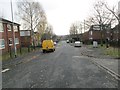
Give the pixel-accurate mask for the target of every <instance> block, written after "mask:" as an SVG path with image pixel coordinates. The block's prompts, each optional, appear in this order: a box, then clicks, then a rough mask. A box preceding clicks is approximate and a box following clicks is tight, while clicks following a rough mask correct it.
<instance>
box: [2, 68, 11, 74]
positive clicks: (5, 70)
mask: <svg viewBox="0 0 120 90" xmlns="http://www.w3.org/2000/svg"><path fill="white" fill-rule="evenodd" d="M9 70H10V69H9V68H7V69H4V70H2V73H4V72H7V71H9Z"/></svg>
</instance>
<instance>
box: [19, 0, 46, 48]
mask: <svg viewBox="0 0 120 90" xmlns="http://www.w3.org/2000/svg"><path fill="white" fill-rule="evenodd" d="M17 7H18V12H17V15H18V16H19V17H20V19H22V25H23V29H28V30H31V36H32V44H33V46H34V49H35V40H34V31H35V30H36V29H37V26H38V25H39V23H40V21H41V19H42V18H43V17H45V13H44V10H43V8H42V6H41V5H40V3H39V2H34V1H33V0H19V1H18V2H17Z"/></svg>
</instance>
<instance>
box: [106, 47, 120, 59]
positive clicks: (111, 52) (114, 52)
mask: <svg viewBox="0 0 120 90" xmlns="http://www.w3.org/2000/svg"><path fill="white" fill-rule="evenodd" d="M119 53H120V52H119V50H118V48H114V47H109V48H106V50H105V55H110V56H113V57H115V58H118V57H119V55H120V54H119Z"/></svg>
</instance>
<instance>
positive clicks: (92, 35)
mask: <svg viewBox="0 0 120 90" xmlns="http://www.w3.org/2000/svg"><path fill="white" fill-rule="evenodd" d="M110 38H111V26H110V25H103V29H102V31H101V30H100V25H92V26H91V27H90V29H89V31H87V32H85V33H83V42H85V43H86V44H90V43H92V42H93V41H97V42H98V43H100V42H101V39H102V41H103V43H105V42H106V39H108V40H110Z"/></svg>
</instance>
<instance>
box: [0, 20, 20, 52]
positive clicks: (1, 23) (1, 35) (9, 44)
mask: <svg viewBox="0 0 120 90" xmlns="http://www.w3.org/2000/svg"><path fill="white" fill-rule="evenodd" d="M13 25H14V26H13ZM19 26H20V24H18V23H14V22H11V21H9V20H6V19H3V18H0V51H2V53H6V52H10V50H12V51H13V50H14V48H15V46H14V43H15V45H16V49H19V48H20V47H21V43H20V41H21V40H20V30H19ZM13 30H14V32H13ZM14 35H15V40H14Z"/></svg>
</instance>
